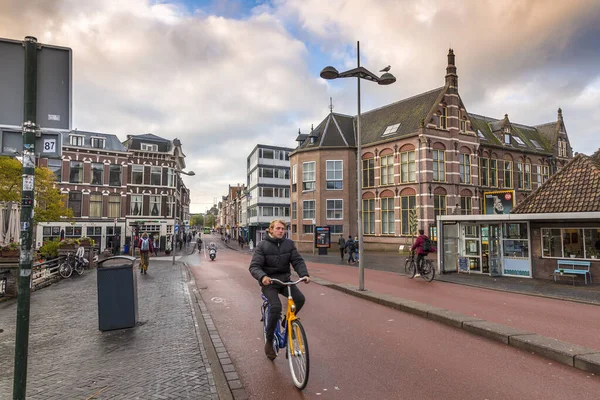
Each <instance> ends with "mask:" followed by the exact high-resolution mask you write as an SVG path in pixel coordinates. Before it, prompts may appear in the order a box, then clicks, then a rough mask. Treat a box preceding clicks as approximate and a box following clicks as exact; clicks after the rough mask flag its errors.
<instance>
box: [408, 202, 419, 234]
mask: <svg viewBox="0 0 600 400" xmlns="http://www.w3.org/2000/svg"><path fill="white" fill-rule="evenodd" d="M408 226H409V229H410V234H411V235H412V236H417V230H418V228H419V218H418V216H417V209H416V208H413V209H412V210H410V211H409V213H408Z"/></svg>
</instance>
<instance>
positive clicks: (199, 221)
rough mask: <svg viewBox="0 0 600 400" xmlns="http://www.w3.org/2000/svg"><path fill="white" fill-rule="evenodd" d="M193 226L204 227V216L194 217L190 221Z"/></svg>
mask: <svg viewBox="0 0 600 400" xmlns="http://www.w3.org/2000/svg"><path fill="white" fill-rule="evenodd" d="M190 225H191V226H204V215H194V216H192V218H191V219H190Z"/></svg>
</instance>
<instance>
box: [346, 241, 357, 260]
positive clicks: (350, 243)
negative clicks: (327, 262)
mask: <svg viewBox="0 0 600 400" xmlns="http://www.w3.org/2000/svg"><path fill="white" fill-rule="evenodd" d="M346 250H347V251H348V264H350V265H353V264H354V263H355V260H354V240H352V235H348V240H346Z"/></svg>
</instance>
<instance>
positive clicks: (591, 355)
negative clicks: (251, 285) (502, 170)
mask: <svg viewBox="0 0 600 400" xmlns="http://www.w3.org/2000/svg"><path fill="white" fill-rule="evenodd" d="M311 281H313V282H315V283H317V284H319V285H321V286H325V287H329V288H331V289H335V290H338V291H340V292H343V293H347V294H350V295H352V296H355V297H359V298H361V299H364V300H368V301H372V302H375V303H378V304H381V305H383V306H386V307H390V308H394V309H397V310H400V311H403V312H406V313H410V314H415V315H418V316H421V317H424V318H427V319H430V320H432V321H436V322H441V323H443V324H446V325H448V326H451V327H454V328H459V329H463V330H465V331H467V332H469V333H472V334H475V335H478V336H481V337H484V338H487V339H491V340H495V341H499V342H502V343H505V344H507V345H509V346H512V347H515V348H518V349H521V350H526V351H530V352H532V353H534V354H536V355H539V356H541V357H544V358H548V359H551V360H554V361H557V362H559V363H562V364H565V365H568V366H571V367H575V368H577V369H580V370H583V371H586V372H590V373H592V374H600V350H595V349H590V348H587V347H584V346H580V345H576V344H572V343H568V342H563V341H560V340H558V339H553V338H549V337H546V336H542V335H537V334H535V333H531V332H526V331H523V330H520V329H517V328H513V327H510V326H506V325H502V324H498V323H495V322H489V321H486V320H483V319H479V318H474V317H470V316H468V315H464V314H461V313H458V312H456V311H451V310H445V309H442V308H439V307H434V306H430V305H428V304H423V303H419V302H416V301H413V300H407V299H403V298H401V297H396V296H392V295H387V294H377V293H373V292H371V291H368V290H364V291H359V290H358V287H356V286H353V285H349V284H338V283H334V282H330V281H328V280H325V279H321V278H316V277H315V278H311Z"/></svg>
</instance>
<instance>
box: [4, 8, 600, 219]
mask: <svg viewBox="0 0 600 400" xmlns="http://www.w3.org/2000/svg"><path fill="white" fill-rule="evenodd" d="M256 4H257V7H255V8H254V9H253V10H251V12H250V13H247V15H244V17H243V19H234V16H235V15H236V12H238V11H239V10H240V9H241V3H240V2H239V1H237V0H216V1H214V2H213V3H212V4H211V8H204V9H199V8H196V9H186V8H185V7H184V6H183V5H182V3H181V2H179V1H172V2H170V1H150V0H127V1H123V0H89V1H85V2H83V1H78V0H62V1H60V0H37V1H34V0H25V1H19V2H15V1H12V0H0V37H9V38H14V39H22V38H23V37H24V36H27V35H33V36H37V37H38V39H39V40H40V42H43V43H50V44H56V45H62V46H68V47H71V48H72V49H73V57H74V62H73V67H74V110H73V114H74V128H75V127H76V128H79V129H86V130H95V131H103V132H113V133H117V134H119V136H120V137H121V138H122V139H124V138H125V135H126V134H138V133H146V132H152V133H154V134H157V135H160V136H163V137H167V138H174V137H179V138H180V139H181V140H182V143H183V146H184V152H185V153H186V154H187V156H188V158H187V164H188V167H189V169H190V170H195V172H196V174H197V175H196V176H195V177H186V178H185V181H186V184H187V185H188V186H189V187H190V188H191V189H192V199H193V202H195V203H198V205H194V206H193V207H192V211H204V209H205V207H206V206H205V205H200V204H201V203H212V201H213V199H214V198H215V197H217V198H220V196H221V195H222V194H224V193H225V192H226V190H227V185H228V184H237V183H241V182H243V181H244V179H245V173H246V171H245V166H246V157H247V156H248V153H249V152H250V151H251V150H252V149H253V148H254V146H255V145H256V144H257V143H265V144H272V145H283V146H294V145H295V143H294V139H295V136H296V133H297V130H298V127H300V128H302V130H303V132H307V131H308V129H309V127H310V124H311V123H314V124H317V123H319V122H320V120H321V119H322V118H323V117H324V116H325V115H326V113H327V111H328V105H329V97H330V96H332V97H333V102H334V107H335V108H334V110H335V111H336V112H341V113H346V114H355V113H356V85H355V83H351V82H350V81H349V80H347V81H346V80H342V81H340V82H337V81H336V82H324V81H322V80H321V79H319V78H318V76H317V73H315V68H321V67H322V66H325V65H328V64H332V65H335V66H337V67H338V68H340V69H348V68H353V67H354V66H355V65H356V56H355V46H356V40H357V39H359V40H360V41H361V61H362V64H363V65H364V66H366V67H367V68H369V69H371V70H375V71H376V70H379V69H380V68H382V67H384V66H386V65H388V64H391V65H392V73H394V74H395V75H396V77H397V78H398V81H397V83H396V84H394V85H391V86H387V87H379V86H377V85H369V84H367V83H366V84H364V85H363V86H362V90H363V96H362V101H363V109H365V110H366V109H369V108H374V107H378V106H381V105H383V104H386V103H389V102H393V101H397V100H399V99H402V98H406V97H409V96H412V95H415V94H418V93H421V92H423V91H426V90H430V89H432V88H435V87H439V86H442V85H443V83H444V74H445V67H446V54H447V51H448V47H450V46H452V47H453V48H454V49H455V52H456V55H457V66H458V74H459V82H460V93H461V96H462V97H463V100H464V101H465V103H466V105H467V107H468V109H469V111H471V112H475V113H480V114H485V115H489V116H492V117H496V118H501V117H502V116H503V115H504V114H505V113H508V114H509V116H510V118H511V120H513V121H516V122H521V123H526V124H539V123H543V122H547V121H552V120H555V118H556V110H557V108H558V107H562V108H563V113H564V116H565V121H566V124H567V129H568V131H569V134H570V136H571V141H572V143H573V145H574V147H575V150H577V151H587V149H591V148H594V147H595V148H598V147H600V143H599V142H600V140H599V139H598V135H597V134H596V132H595V131H594V128H593V127H594V126H598V122H600V121H597V119H598V117H594V115H595V114H594V112H593V111H594V109H595V107H596V106H595V104H596V102H595V100H597V98H598V87H599V84H598V73H599V72H598V70H597V65H598V62H600V51H598V50H600V48H599V45H598V44H597V43H598V42H597V36H598V34H599V33H600V27H596V25H597V24H596V21H597V20H598V18H599V17H600V5H599V4H598V3H597V2H595V1H592V0H581V1H578V2H554V1H546V0H535V1H527V2H523V1H509V0H488V1H479V0H464V1H458V0H455V1H444V2H440V1H435V0H414V1H396V0H378V1H371V2H368V3H365V2H364V1H362V0H346V1H335V0H330V1H326V2H324V1H321V0H277V1H274V2H262V1H257V3H256ZM25 10H27V12H25ZM211 11H214V12H217V13H218V15H220V16H217V15H214V14H211ZM238 15H239V14H238ZM309 48H316V49H317V50H318V51H319V52H320V53H318V54H311V53H309V50H308V49H309ZM315 58H317V59H316V60H315ZM311 62H318V63H319V64H320V63H322V66H321V65H319V66H313V65H310V64H309V63H311ZM344 81H345V82H344ZM590 118H592V119H593V118H596V121H595V122H594V123H592V124H589V123H587V122H586V121H589V120H590Z"/></svg>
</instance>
